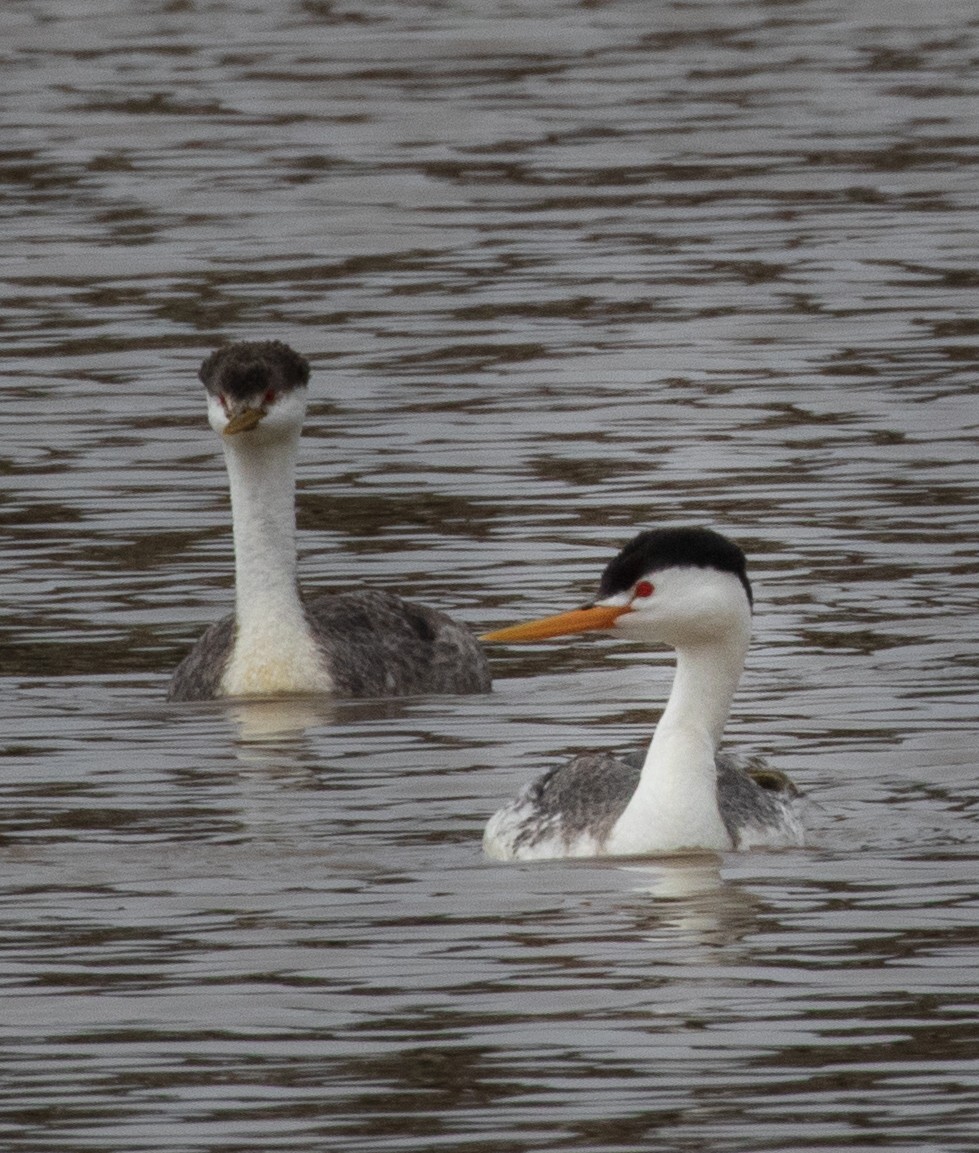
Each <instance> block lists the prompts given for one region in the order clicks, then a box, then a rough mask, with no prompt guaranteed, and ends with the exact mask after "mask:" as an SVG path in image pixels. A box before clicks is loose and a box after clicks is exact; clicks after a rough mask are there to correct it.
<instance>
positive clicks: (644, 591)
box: [634, 581, 654, 597]
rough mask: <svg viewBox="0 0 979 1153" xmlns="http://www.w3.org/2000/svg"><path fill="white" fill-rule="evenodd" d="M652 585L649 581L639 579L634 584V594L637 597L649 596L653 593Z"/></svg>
mask: <svg viewBox="0 0 979 1153" xmlns="http://www.w3.org/2000/svg"><path fill="white" fill-rule="evenodd" d="M653 591H654V589H653V586H652V584H651V583H650V582H649V581H640V582H639V583H638V584H637V585H636V591H635V594H634V595H635V596H637V597H651V596H652V595H653Z"/></svg>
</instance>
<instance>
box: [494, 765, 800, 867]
mask: <svg viewBox="0 0 979 1153" xmlns="http://www.w3.org/2000/svg"><path fill="white" fill-rule="evenodd" d="M645 759H646V750H645V749H640V750H638V751H637V752H635V753H629V754H625V755H623V756H622V757H616V756H613V755H612V754H611V753H583V754H582V755H580V756H577V757H575V758H574V760H573V761H570V762H569V763H568V764H566V765H559V766H558V767H556V768H554V769H551V770H550V771H549V772H547V773H544V774H543V776H540V777H538V778H537V780H535V781H533V782H531V784H529V785H528V786H527V787H526V788H525V789H524V790H523V792H522V793H521V794H520V796H519V797H517V799H516V800H515V801H513V802H512V804H511V806H510V808H512V810H513V811H517V810H523V813H522V817H521V821H520V828H519V830H518V831H517V833H516V834H515V835H514V837H513V841H512V845H511V849H512V850H513V852H518V851H519V850H521V849H528V848H533V846H535V845H537V844H539V843H540V842H542V841H546V840H549V839H551V838H557V839H560V840H561V841H563V842H564V845H565V847H566V848H569V849H570V847H571V845H572V844H573V843H574V841H575V840H577V839H578V838H579V837H583V836H592V837H594V838H595V840H596V841H597V842H598V844H599V845H601V844H603V843H604V842H605V841H606V840H608V837H609V835H610V834H611V832H612V829H613V828H614V826H615V823H616V821H618V819H619V817H621V816H622V814H623V813H624V812H625V808H626V805H628V803H629V801H630V800H631V798H632V795H633V793H634V792H635V791H636V789H637V788H638V786H639V776H640V773H641V772H642V766H643V762H644V761H645ZM715 763H716V765H717V800H718V808H719V810H720V814H721V820H723V822H724V826H725V828H726V829H727V831H728V833H729V834H730V837H731V840H732V841H733V843H734V847H735V848H738V847H739V846H740V842H741V840H742V839H743V838H744V835H745V834H746V833H747V832H748V831H750V830H751V829H761V828H764V827H765V826H766V825H777V824H779V823H781V821H782V819H783V818H784V817H785V815H786V812H787V810H788V809H789V807H790V805H791V803H792V801H793V800H794V799H796V798H797V797H798V796H799V791H798V789H797V788H796V787H795V785H793V784H792V782H791V781H790V780H789V778H788V777H787V776H785V775H784V774H783V773H780V772H779V771H778V770H777V769H772V768H769V767H768V766H767V765H766V764H765V762H764V761H763V760H762V759H761V758H760V757H744V758H739V757H734V756H732V755H731V754H729V753H718V755H717V758H716V761H715Z"/></svg>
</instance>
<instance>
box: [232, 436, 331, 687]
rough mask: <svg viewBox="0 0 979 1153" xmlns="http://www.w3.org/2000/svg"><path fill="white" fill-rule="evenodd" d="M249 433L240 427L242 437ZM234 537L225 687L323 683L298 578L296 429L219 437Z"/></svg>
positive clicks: (294, 685) (309, 685)
mask: <svg viewBox="0 0 979 1153" xmlns="http://www.w3.org/2000/svg"><path fill="white" fill-rule="evenodd" d="M249 435H250V434H249V433H247V432H245V433H240V434H238V436H239V437H241V438H245V437H248V436H249ZM224 448H225V459H226V463H227V466H228V480H229V483H230V487H231V511H232V518H233V523H234V540H235V615H236V620H237V631H236V639H235V650H234V653H233V655H232V659H231V662H230V665H229V668H228V670H227V672H226V674H225V678H224V691H225V692H228V693H233V694H235V695H246V694H248V693H256V694H260V693H269V692H288V691H305V690H307V689H309V688H325V689H327V690H328V689H329V685H328V684H326V683H323V684H321V683H320V681H321V680H322V679H323V676H322V670H321V668H320V666H321V663H322V662H321V658H320V655H319V653H318V651H317V648H316V643H315V640H314V638H313V635H312V631H311V629H310V626H309V622H308V620H307V617H306V614H305V612H304V610H303V605H302V600H301V599H300V596H299V586H298V583H297V580H296V508H295V477H296V459H297V455H298V437H295V438H287V437H283V438H281V439H277V440H275V441H272V442H269V441H268V440H264V441H258V440H253V441H247V440H244V439H241V440H239V439H238V438H237V437H236V438H234V439H232V440H227V441H226V442H225V445H224Z"/></svg>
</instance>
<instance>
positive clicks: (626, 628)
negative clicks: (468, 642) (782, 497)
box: [482, 528, 751, 648]
mask: <svg viewBox="0 0 979 1153" xmlns="http://www.w3.org/2000/svg"><path fill="white" fill-rule="evenodd" d="M750 620H751V585H750V583H749V581H748V575H747V571H746V563H745V556H744V553H743V552H742V551H741V549H740V548H739V547H738V546H737V545H736V544H735V543H734V542H733V541H731V540H728V539H727V537H724V536H721V534H720V533H716V532H714V531H712V530H711V529H706V528H666V529H656V530H653V531H650V532H642V533H640V534H639V535H638V536H636V537H634V538H633V539H632V540H631V541H630V542H629V543H628V544H627V545H626V546H625V548H624V549H622V551H621V552H620V553H619V554H618V556H616V557H615V558H614V559H613V560H611V561H610V562H609V564H608V565H607V566H606V568H605V571H604V572H603V573H602V578H601V581H600V582H599V586H598V595H597V596H596V598H595V600H594V601H592V602H591V603H590V604H588V605H586V606H585V607H584V608H581V609H575V610H573V611H572V612H567V613H559V614H557V615H556V616H551V617H544V618H542V619H540V620H535V621H529V622H527V623H526V624H522V625H514V626H512V627H511V628H505V629H499V630H497V631H495V632H491V633H487V634H485V636H483V638H482V639H483V640H487V641H531V640H541V639H544V638H546V637H556V636H562V635H564V634H566V633H581V632H592V631H595V630H601V631H606V630H608V631H613V632H614V633H616V634H617V635H619V636H625V637H630V638H632V639H635V640H642V641H646V642H658V643H662V644H667V645H670V646H672V647H673V648H680V647H685V646H692V645H698V644H705V643H711V642H715V641H718V640H720V639H724V638H726V637H728V636H730V635H731V634H732V633H737V634H738V635H741V634H743V635H745V636H747V632H748V631H749V630H750Z"/></svg>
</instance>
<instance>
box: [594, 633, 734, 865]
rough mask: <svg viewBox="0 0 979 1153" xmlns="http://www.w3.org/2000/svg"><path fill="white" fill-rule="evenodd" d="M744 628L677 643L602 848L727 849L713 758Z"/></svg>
mask: <svg viewBox="0 0 979 1153" xmlns="http://www.w3.org/2000/svg"><path fill="white" fill-rule="evenodd" d="M748 633H749V629H748V626H747V624H746V626H745V628H744V629H743V630H740V629H739V630H735V631H734V632H733V633H732V634H731V635H728V636H727V637H725V638H723V639H720V640H716V641H711V642H705V643H702V644H697V645H691V646H689V647H687V646H684V647H681V648H678V649H677V654H676V674H675V676H674V679H673V687H672V689H671V690H670V697H669V700H668V701H667V704H666V708H665V709H664V711H663V715H662V717H661V718H660V722H659V724H658V725H657V726H656V731H655V732H654V733H653V739H652V742H651V743H650V746H649V751H648V752H647V753H646V760H645V762H644V764H643V768H642V775H641V777H640V780H639V786H638V788H637V789H636V792H635V793H634V794H633V796H632V799H631V800H630V801H629V804H628V806H627V807H626V809H625V811H624V812H623V814H622V816H621V817H620V818H619V820H618V821H617V822H616V825H615V827H614V828H613V830H612V833H611V836H610V837H609V842H608V846H607V848H608V851H609V852H616V853H629V852H650V851H657V852H672V851H674V850H675V851H680V850H683V849H691V848H696V849H717V850H723V849H729V848H731V847H732V845H731V838H730V836H729V834H728V832H727V829H726V828H725V826H724V822H723V821H722V820H721V815H720V812H719V810H718V807H717V770H716V767H715V763H714V758H715V755H716V753H717V749H718V746H719V744H720V741H721V735H722V734H723V732H724V725H725V722H726V721H727V717H728V712H729V711H730V708H731V700H732V698H733V697H734V693H735V690H736V689H737V687H738V681H739V680H740V678H741V671H742V669H743V668H744V658H745V654H746V652H747V648H748Z"/></svg>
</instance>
